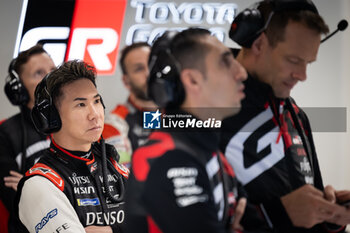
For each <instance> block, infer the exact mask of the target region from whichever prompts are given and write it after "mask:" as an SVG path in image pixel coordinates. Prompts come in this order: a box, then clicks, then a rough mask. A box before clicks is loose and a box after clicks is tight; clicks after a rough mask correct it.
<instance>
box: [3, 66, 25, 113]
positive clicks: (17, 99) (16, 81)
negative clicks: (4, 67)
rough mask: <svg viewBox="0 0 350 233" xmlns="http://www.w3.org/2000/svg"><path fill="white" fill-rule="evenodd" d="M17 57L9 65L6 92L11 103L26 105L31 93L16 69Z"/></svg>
mask: <svg viewBox="0 0 350 233" xmlns="http://www.w3.org/2000/svg"><path fill="white" fill-rule="evenodd" d="M15 63H16V59H13V60H12V61H11V63H10V65H9V69H8V72H9V75H8V77H7V78H6V80H5V88H4V90H5V94H6V96H7V98H8V99H9V101H10V102H11V104H13V105H15V106H25V105H26V104H27V103H28V102H29V99H30V98H29V93H28V91H27V89H26V88H25V86H24V85H23V83H22V82H21V80H20V78H19V76H18V74H17V72H16V71H15V70H14V65H15Z"/></svg>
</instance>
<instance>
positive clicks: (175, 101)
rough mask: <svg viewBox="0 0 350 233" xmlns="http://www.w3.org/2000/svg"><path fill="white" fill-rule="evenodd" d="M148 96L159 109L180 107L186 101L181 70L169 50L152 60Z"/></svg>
mask: <svg viewBox="0 0 350 233" xmlns="http://www.w3.org/2000/svg"><path fill="white" fill-rule="evenodd" d="M150 65H151V66H150V76H149V79H148V95H149V97H150V98H151V99H152V100H153V101H154V102H155V103H156V104H157V105H158V106H159V107H169V106H179V105H180V104H181V103H182V102H183V99H184V95H185V92H184V89H183V85H182V83H181V80H180V72H179V70H180V68H179V67H178V65H177V61H176V60H175V58H174V57H173V56H172V54H171V52H170V50H169V49H165V50H162V51H158V53H157V54H154V55H153V57H152V58H151V64H150Z"/></svg>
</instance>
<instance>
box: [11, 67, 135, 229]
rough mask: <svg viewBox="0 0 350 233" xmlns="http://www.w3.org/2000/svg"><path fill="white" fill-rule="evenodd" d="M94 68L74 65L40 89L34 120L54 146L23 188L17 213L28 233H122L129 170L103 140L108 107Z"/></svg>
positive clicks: (51, 75) (45, 81) (23, 182)
mask: <svg viewBox="0 0 350 233" xmlns="http://www.w3.org/2000/svg"><path fill="white" fill-rule="evenodd" d="M95 77H96V74H95V70H94V68H93V67H91V66H89V65H87V64H86V63H84V62H81V61H70V62H66V63H64V64H62V65H61V66H60V67H58V69H56V70H54V71H52V72H51V73H49V74H48V75H47V76H46V77H45V78H44V79H43V80H42V81H41V82H40V83H39V84H38V86H37V88H36V90H35V105H34V107H33V110H32V118H33V122H34V124H35V126H36V128H37V129H38V130H39V131H41V132H43V133H45V134H52V138H51V144H50V148H49V149H47V150H46V151H45V152H44V153H43V155H42V157H41V158H40V160H39V161H38V162H37V163H36V164H35V165H34V166H33V167H32V168H30V169H29V170H28V171H27V172H26V174H25V178H23V179H22V180H21V181H20V183H19V185H18V198H17V203H18V215H19V219H20V220H21V222H22V223H23V224H24V225H25V227H26V228H27V230H28V231H29V232H39V231H40V232H60V231H63V232H72V233H73V232H74V233H77V232H85V231H86V232H123V230H122V225H123V221H124V217H125V214H124V207H123V206H124V189H125V187H124V186H125V182H126V178H127V176H128V171H127V169H125V167H123V166H122V165H119V164H118V160H119V155H118V153H117V152H116V150H115V149H114V147H113V146H111V145H108V144H106V145H105V144H104V140H103V139H101V140H100V141H99V142H98V140H99V139H100V137H101V134H102V130H103V123H104V105H103V102H102V99H101V96H100V94H99V93H98V92H97V89H96V83H95Z"/></svg>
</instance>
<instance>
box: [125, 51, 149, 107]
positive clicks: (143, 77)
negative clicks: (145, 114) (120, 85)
mask: <svg viewBox="0 0 350 233" xmlns="http://www.w3.org/2000/svg"><path fill="white" fill-rule="evenodd" d="M150 52H151V49H150V48H149V47H146V46H144V47H139V48H136V49H133V50H131V51H130V52H129V53H128V54H127V55H126V57H125V60H124V63H125V68H126V72H127V74H126V75H124V77H123V78H124V83H125V85H126V87H127V88H128V89H129V91H130V92H131V94H133V95H134V96H135V97H136V98H138V99H141V100H146V99H147V77H148V74H149V70H148V57H149V54H150Z"/></svg>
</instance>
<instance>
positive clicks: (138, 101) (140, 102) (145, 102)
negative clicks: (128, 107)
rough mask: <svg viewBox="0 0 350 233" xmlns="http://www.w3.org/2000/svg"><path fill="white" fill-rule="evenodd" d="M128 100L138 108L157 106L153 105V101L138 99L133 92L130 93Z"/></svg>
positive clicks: (153, 107)
mask: <svg viewBox="0 0 350 233" xmlns="http://www.w3.org/2000/svg"><path fill="white" fill-rule="evenodd" d="M129 100H130V101H131V102H132V104H134V105H136V106H135V107H136V108H138V109H155V108H157V106H156V105H155V103H154V102H153V101H151V100H142V99H139V98H137V97H136V96H135V95H133V94H130V96H129Z"/></svg>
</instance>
